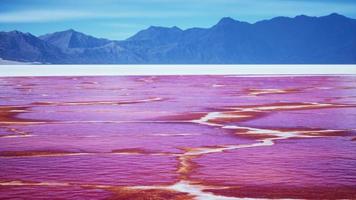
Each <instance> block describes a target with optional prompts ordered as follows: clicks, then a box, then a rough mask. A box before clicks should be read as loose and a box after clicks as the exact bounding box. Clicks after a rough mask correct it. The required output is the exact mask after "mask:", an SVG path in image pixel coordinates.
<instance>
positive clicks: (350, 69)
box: [0, 65, 356, 77]
mask: <svg viewBox="0 0 356 200" xmlns="http://www.w3.org/2000/svg"><path fill="white" fill-rule="evenodd" d="M334 74H337V75H349V74H356V65H0V76H1V77H11V76H109V75H111V76H113V75H115V76H118V75H122V76H129V75H334Z"/></svg>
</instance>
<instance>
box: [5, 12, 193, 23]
mask: <svg viewBox="0 0 356 200" xmlns="http://www.w3.org/2000/svg"><path fill="white" fill-rule="evenodd" d="M193 15H197V13H195V12H180V11H176V12H173V11H155V10H133V11H116V12H110V11H109V12H95V11H80V10H24V11H11V12H4V13H0V23H35V22H37V23H38V22H53V21H66V20H76V19H108V18H111V19H122V18H172V17H190V16H193Z"/></svg>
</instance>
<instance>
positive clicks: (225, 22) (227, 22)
mask: <svg viewBox="0 0 356 200" xmlns="http://www.w3.org/2000/svg"><path fill="white" fill-rule="evenodd" d="M235 25H250V24H249V23H247V22H242V21H238V20H235V19H233V18H231V17H223V18H221V19H220V20H219V22H218V23H217V24H216V25H215V26H214V27H223V28H225V27H226V26H227V27H229V26H235Z"/></svg>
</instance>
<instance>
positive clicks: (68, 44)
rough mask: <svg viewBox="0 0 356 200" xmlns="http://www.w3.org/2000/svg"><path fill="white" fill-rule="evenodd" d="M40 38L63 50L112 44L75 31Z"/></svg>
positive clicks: (70, 30)
mask: <svg viewBox="0 0 356 200" xmlns="http://www.w3.org/2000/svg"><path fill="white" fill-rule="evenodd" d="M39 38H40V39H42V40H44V41H46V42H48V43H50V44H52V45H54V46H57V47H59V48H61V49H68V48H69V49H72V48H94V47H100V46H103V45H105V44H108V43H110V40H107V39H98V38H95V37H92V36H90V35H85V34H83V33H80V32H77V31H75V30H73V29H69V30H66V31H61V32H55V33H50V34H46V35H42V36H40V37H39Z"/></svg>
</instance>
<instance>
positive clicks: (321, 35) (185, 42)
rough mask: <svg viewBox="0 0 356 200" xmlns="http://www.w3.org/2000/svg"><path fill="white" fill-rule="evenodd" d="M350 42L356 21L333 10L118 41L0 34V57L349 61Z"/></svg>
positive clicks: (355, 36) (354, 58) (163, 30)
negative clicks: (326, 13)
mask: <svg viewBox="0 0 356 200" xmlns="http://www.w3.org/2000/svg"><path fill="white" fill-rule="evenodd" d="M25 38H27V39H25ZM28 38H31V39H28ZM26 41H27V42H26ZM10 44H11V45H10ZM355 45H356V20H355V19H351V18H348V17H345V16H343V15H339V14H337V13H332V14H330V15H326V16H321V17H310V16H306V15H298V16H295V17H274V18H272V19H269V20H261V21H258V22H255V23H248V22H242V21H238V20H235V19H233V18H231V17H224V18H222V19H220V20H219V21H218V22H217V24H215V25H213V26H211V27H210V28H189V29H185V30H182V29H180V28H178V27H176V26H172V27H159V26H150V27H148V28H147V29H144V30H141V31H139V32H137V33H136V34H134V35H133V36H131V37H129V38H128V39H126V40H120V41H119V40H109V39H104V38H96V37H93V36H90V35H87V34H84V33H81V32H78V31H75V30H73V29H69V30H65V31H59V32H54V33H49V34H46V35H42V36H39V37H36V36H33V35H32V34H30V33H22V32H19V31H12V32H11V31H10V32H0V57H1V58H3V59H6V60H15V61H26V62H42V63H55V64H61V63H62V64H71V63H73V64H354V63H356V53H355V52H356V51H355V50H356V47H355ZM26 52H27V53H28V55H26Z"/></svg>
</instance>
